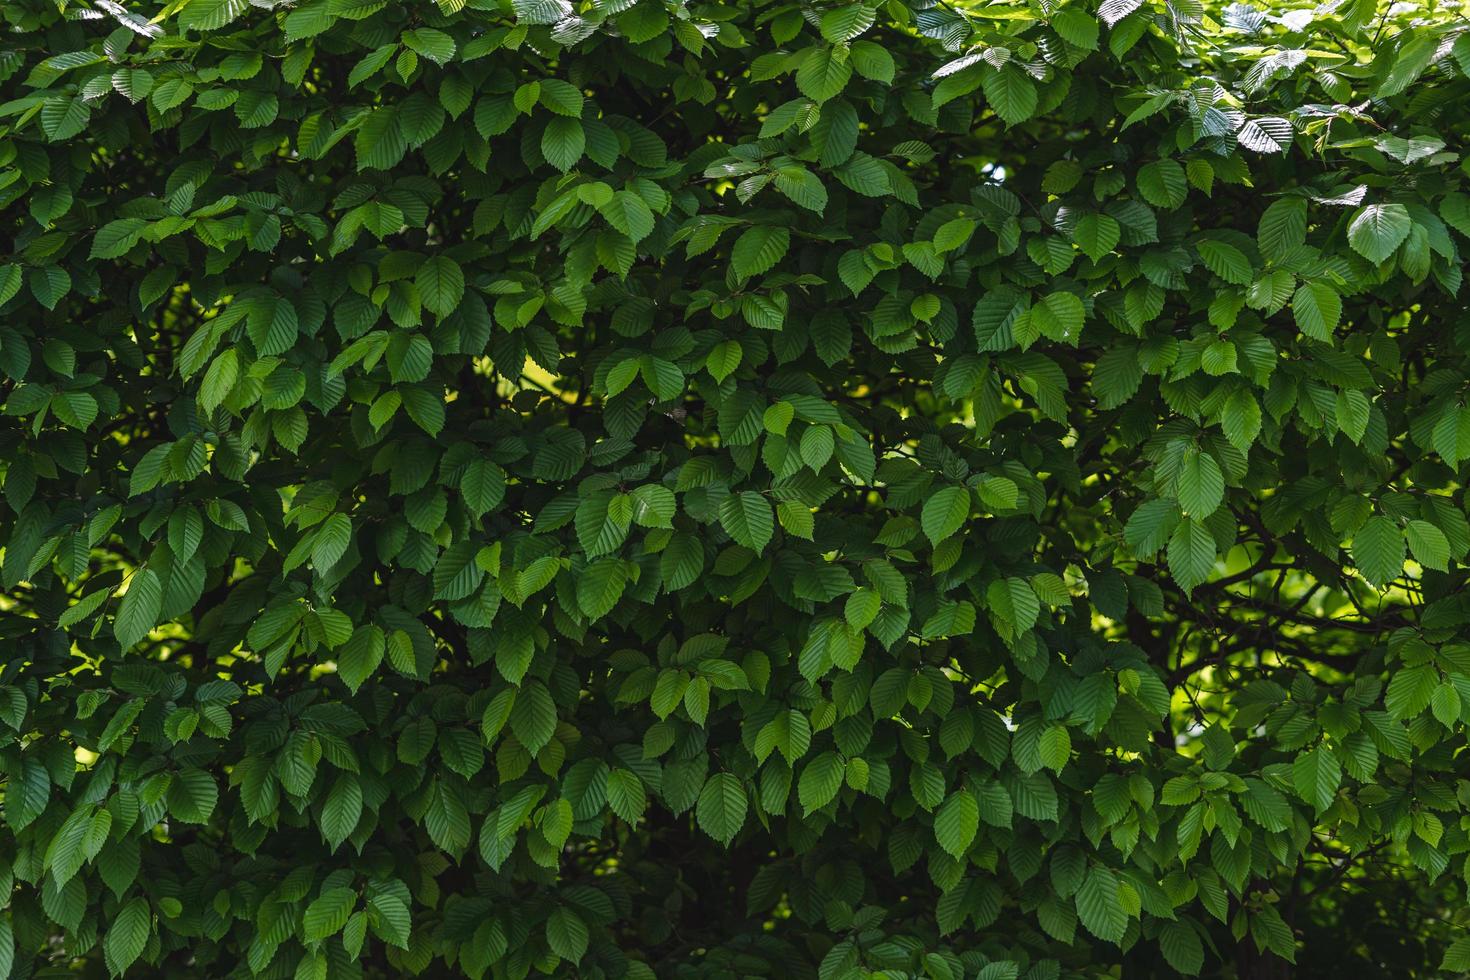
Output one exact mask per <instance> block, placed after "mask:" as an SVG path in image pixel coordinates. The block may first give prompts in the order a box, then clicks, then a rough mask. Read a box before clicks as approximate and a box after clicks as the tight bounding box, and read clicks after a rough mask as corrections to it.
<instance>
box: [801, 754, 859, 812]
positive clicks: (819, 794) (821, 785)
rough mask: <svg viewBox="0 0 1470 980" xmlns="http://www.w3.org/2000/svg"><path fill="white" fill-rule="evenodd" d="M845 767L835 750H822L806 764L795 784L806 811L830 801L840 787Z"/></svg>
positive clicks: (818, 807) (818, 808)
mask: <svg viewBox="0 0 1470 980" xmlns="http://www.w3.org/2000/svg"><path fill="white" fill-rule="evenodd" d="M846 768H847V767H846V766H845V765H843V762H842V759H841V758H840V757H838V755H837V753H835V752H823V753H822V754H821V755H819V756H817V757H816V758H814V759H812V761H810V762H808V763H807V764H806V768H805V769H803V770H802V772H801V780H800V782H799V783H798V785H797V798H798V799H799V800H800V802H801V806H802V809H803V810H804V811H805V812H806V813H808V814H810V813H811V812H812V811H814V810H820V809H821V808H822V807H824V806H826V805H827V804H828V803H830V802H832V799H833V798H834V797H835V796H836V795H837V791H838V790H839V789H841V788H842V780H843V777H844V776H845V775H846Z"/></svg>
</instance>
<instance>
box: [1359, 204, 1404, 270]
mask: <svg viewBox="0 0 1470 980" xmlns="http://www.w3.org/2000/svg"><path fill="white" fill-rule="evenodd" d="M1413 225H1414V222H1413V220H1412V219H1411V218H1410V217H1409V212H1408V209H1407V208H1405V207H1404V206H1403V205H1402V204H1369V205H1366V206H1364V207H1361V208H1358V210H1357V211H1355V212H1353V219H1352V223H1351V224H1349V225H1348V243H1349V244H1350V245H1352V247H1353V251H1355V252H1357V253H1358V254H1359V255H1361V256H1362V257H1363V258H1365V259H1367V260H1368V261H1369V262H1372V263H1374V264H1377V263H1379V262H1382V261H1383V260H1384V259H1386V258H1388V257H1389V256H1390V255H1392V254H1393V253H1394V252H1395V251H1397V250H1398V247H1399V246H1400V245H1402V244H1403V243H1404V239H1406V238H1408V237H1409V229H1410V228H1412V227H1413Z"/></svg>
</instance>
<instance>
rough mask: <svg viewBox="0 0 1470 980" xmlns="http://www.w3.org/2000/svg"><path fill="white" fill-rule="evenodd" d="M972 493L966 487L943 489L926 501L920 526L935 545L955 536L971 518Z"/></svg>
mask: <svg viewBox="0 0 1470 980" xmlns="http://www.w3.org/2000/svg"><path fill="white" fill-rule="evenodd" d="M970 503H971V501H970V491H969V490H967V489H965V488H964V487H941V488H940V489H938V490H936V491H935V492H934V493H933V494H931V495H930V496H929V499H928V500H926V501H924V510H923V515H922V517H921V519H920V524H921V525H922V527H923V529H924V535H925V536H926V537H927V538H928V539H929V540H930V541H931V542H932V543H934V544H936V545H937V544H939V542H941V541H943V540H945V539H946V538H948V537H950V536H951V535H953V534H954V533H955V532H956V531H958V530H959V529H960V528H961V527H963V526H964V524H965V521H967V520H968V519H969V517H970Z"/></svg>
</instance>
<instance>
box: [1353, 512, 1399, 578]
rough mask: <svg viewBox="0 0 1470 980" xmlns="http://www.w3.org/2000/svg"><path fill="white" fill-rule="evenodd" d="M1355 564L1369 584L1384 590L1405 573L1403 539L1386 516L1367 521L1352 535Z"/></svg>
mask: <svg viewBox="0 0 1470 980" xmlns="http://www.w3.org/2000/svg"><path fill="white" fill-rule="evenodd" d="M1352 552H1353V564H1355V565H1357V567H1358V571H1359V572H1361V573H1362V575H1363V578H1365V579H1367V580H1368V584H1370V585H1372V586H1374V587H1376V588H1380V589H1381V588H1383V587H1384V586H1386V585H1387V584H1388V583H1389V582H1391V581H1393V580H1394V579H1395V578H1397V577H1398V575H1399V573H1400V572H1402V571H1403V569H1404V535H1403V534H1402V533H1401V532H1400V531H1399V528H1398V525H1397V524H1395V523H1394V522H1393V521H1392V520H1390V519H1389V518H1387V517H1383V516H1376V517H1370V518H1368V520H1367V522H1366V523H1364V524H1363V526H1362V527H1360V528H1359V529H1358V532H1357V534H1355V535H1353V547H1352Z"/></svg>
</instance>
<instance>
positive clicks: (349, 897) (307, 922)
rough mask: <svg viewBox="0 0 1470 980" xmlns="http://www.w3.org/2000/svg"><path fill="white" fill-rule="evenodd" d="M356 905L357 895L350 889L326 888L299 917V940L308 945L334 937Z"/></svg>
mask: <svg viewBox="0 0 1470 980" xmlns="http://www.w3.org/2000/svg"><path fill="white" fill-rule="evenodd" d="M356 904H357V893H356V892H354V891H353V890H352V889H351V888H328V889H327V890H325V891H323V892H322V893H321V894H320V895H318V896H317V898H316V899H315V900H314V901H313V902H312V903H311V904H310V905H308V906H307V907H306V912H305V913H304V914H303V915H302V917H301V938H302V939H303V940H304V941H306V942H308V943H319V942H321V941H322V940H324V939H326V938H327V937H329V936H335V935H336V934H337V933H339V932H341V931H342V927H343V926H345V925H346V924H347V917H348V916H350V915H351V914H352V909H353V907H354V906H355V905H356Z"/></svg>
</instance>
